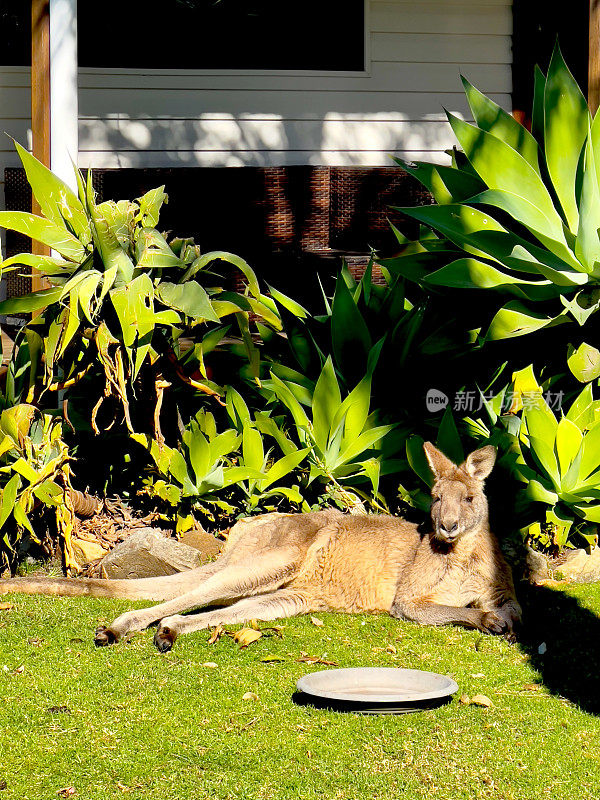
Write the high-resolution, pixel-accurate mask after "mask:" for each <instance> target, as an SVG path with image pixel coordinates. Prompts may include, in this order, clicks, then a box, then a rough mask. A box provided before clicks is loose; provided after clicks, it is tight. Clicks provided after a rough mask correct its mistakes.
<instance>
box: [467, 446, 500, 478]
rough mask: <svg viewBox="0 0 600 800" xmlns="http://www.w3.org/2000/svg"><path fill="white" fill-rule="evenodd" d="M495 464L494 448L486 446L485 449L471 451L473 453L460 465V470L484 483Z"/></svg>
mask: <svg viewBox="0 0 600 800" xmlns="http://www.w3.org/2000/svg"><path fill="white" fill-rule="evenodd" d="M495 463H496V448H495V447H493V446H492V445H491V444H488V445H486V446H485V447H481V448H479V450H473V452H472V453H471V454H470V455H468V456H467V458H466V460H465V462H464V464H462V468H463V469H464V471H465V472H466V473H467V475H470V476H471V478H475V479H476V480H478V481H484V480H485V479H486V478H487V476H488V475H489V474H490V472H491V471H492V469H493V468H494V464H495Z"/></svg>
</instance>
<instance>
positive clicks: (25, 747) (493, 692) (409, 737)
mask: <svg viewBox="0 0 600 800" xmlns="http://www.w3.org/2000/svg"><path fill="white" fill-rule="evenodd" d="M2 600H3V601H4V600H9V601H11V602H13V603H14V607H13V608H12V609H10V610H8V611H1V612H0V688H1V697H2V704H1V708H0V786H2V785H3V781H5V782H6V788H4V789H3V790H1V791H0V800H45V799H46V798H48V799H49V798H57V797H59V796H60V795H59V794H57V793H58V792H59V791H60V790H61V789H63V788H65V787H73V788H74V789H75V791H76V792H77V794H76V795H75V796H76V797H77V798H84V799H85V800H96V798H98V800H100V798H102V800H104V799H105V798H136V799H137V798H160V799H161V800H169V799H170V798H173V800H175V798H177V800H187V798H190V800H201V798H240V799H241V798H244V799H246V798H251V799H253V798H265V800H267V799H268V800H279V799H280V798H281V799H283V798H301V799H302V800H312V799H313V798H320V800H329V799H330V798H340V799H341V798H348V800H355V798H384V799H387V798H390V800H391V799H392V798H394V800H396V798H400V797H402V798H409V799H410V800H412V798H415V799H416V798H441V799H442V800H459V799H460V798H496V799H498V798H506V799H507V800H508V799H510V800H512V799H513V798H514V799H515V800H517V798H522V799H523V800H533V798H535V799H536V800H537V799H538V798H544V797H549V798H550V797H551V798H565V799H566V798H569V800H571V798H577V799H578V800H584V798H597V796H598V785H599V784H600V716H597V714H598V713H599V712H600V691H599V688H598V687H599V685H600V684H599V682H598V679H597V676H598V671H599V670H600V618H599V617H598V616H597V613H598V612H600V586H587V587H576V588H571V589H569V590H568V593H565V592H563V591H552V590H550V589H547V588H544V589H538V590H532V592H531V596H530V597H529V599H528V601H527V605H528V612H529V613H528V616H529V625H528V627H527V629H526V631H525V635H524V640H523V642H522V643H521V644H519V645H512V646H511V645H509V644H507V643H506V642H505V641H504V640H502V639H497V638H492V637H483V636H481V635H480V634H478V633H476V632H471V631H463V630H459V629H456V628H443V629H435V628H420V627H418V626H416V625H413V624H409V623H400V622H398V621H395V620H392V619H390V618H388V617H385V616H381V617H375V616H345V615H334V614H323V615H319V617H320V618H322V619H323V621H324V623H325V624H324V625H323V627H317V626H315V625H313V624H311V622H310V619H309V618H297V619H292V620H287V621H285V622H284V623H282V625H283V630H282V632H283V638H281V639H280V638H277V637H275V636H271V637H266V636H265V637H264V638H262V639H261V640H259V641H258V642H256V643H255V644H253V645H251V646H250V647H248V648H247V649H245V650H239V649H238V647H237V645H236V644H235V643H234V642H233V640H232V639H230V638H228V637H223V638H222V639H221V640H220V641H219V642H218V643H217V644H215V645H208V644H207V640H208V633H206V632H200V633H196V634H192V635H190V636H188V637H183V638H182V639H180V640H179V641H178V642H177V644H176V646H175V649H174V650H173V651H172V652H171V653H170V654H167V655H159V654H158V653H157V652H155V650H154V649H153V646H152V631H146V632H145V633H143V634H141V635H138V636H135V637H134V638H133V639H132V640H131V642H129V643H128V644H120V645H118V646H116V647H114V648H105V649H99V650H97V649H95V648H94V646H93V644H92V631H93V629H94V627H95V626H96V625H97V624H98V623H99V622H108V621H110V620H111V619H112V618H113V617H114V616H116V614H118V613H120V612H121V611H123V610H125V609H126V608H128V607H130V605H131V604H129V603H126V602H122V601H100V600H91V599H77V600H75V599H66V598H65V599H62V598H61V599H51V598H43V597H23V596H14V597H12V598H6V597H3V598H2ZM140 605H142V604H140ZM542 641H545V642H546V645H547V651H546V653H545V654H543V655H540V654H539V653H538V647H539V645H540V644H541V642H542ZM390 645H391V647H389V646H390ZM394 648H395V650H396V652H395V653H394V652H393V650H394ZM542 649H543V648H542ZM302 651H304V652H306V653H309V654H310V655H318V656H324V657H325V658H326V659H328V660H332V661H336V662H337V663H338V664H339V665H340V666H344V667H346V666H348V667H350V666H358V665H370V666H398V667H410V668H420V669H429V670H434V671H436V672H441V673H445V674H449V675H452V676H453V677H454V678H455V679H456V681H457V682H458V684H459V687H460V690H459V694H460V693H464V694H467V695H470V696H473V695H474V694H478V693H479V694H485V695H487V696H488V697H489V698H490V699H491V701H492V703H493V705H492V707H491V708H487V709H486V708H480V707H476V706H467V705H463V704H461V703H460V702H459V701H458V697H456V698H455V699H454V700H453V701H452V703H450V704H449V705H446V706H444V707H442V708H438V709H436V710H430V711H426V712H423V713H419V714H409V715H405V716H379V717H377V716H359V715H353V714H340V713H336V712H331V711H322V710H316V709H313V708H310V707H307V706H300V705H296V704H294V702H293V701H292V694H293V691H294V685H295V682H296V680H297V679H298V678H299V677H300V676H301V675H304V674H306V673H307V672H311V671H313V670H317V669H324V668H325V667H323V666H318V665H310V664H306V663H299V662H298V661H297V658H298V657H299V656H300V653H301V652H302ZM272 655H276V656H279V657H280V658H282V659H283V661H276V662H272V663H267V662H265V661H263V660H262V659H264V658H266V657H267V656H272ZM206 662H215V663H216V664H217V666H216V667H212V668H211V667H207V666H204V664H205V663H206ZM21 668H23V669H22V670H21ZM245 692H254V693H255V694H256V695H257V696H258V699H257V700H243V699H242V695H243V694H244V693H245Z"/></svg>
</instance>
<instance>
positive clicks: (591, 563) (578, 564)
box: [555, 547, 600, 583]
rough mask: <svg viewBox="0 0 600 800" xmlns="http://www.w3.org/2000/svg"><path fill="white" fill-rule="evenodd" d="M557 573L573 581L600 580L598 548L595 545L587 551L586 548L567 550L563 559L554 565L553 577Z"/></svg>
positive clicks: (599, 550)
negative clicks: (560, 562)
mask: <svg viewBox="0 0 600 800" xmlns="http://www.w3.org/2000/svg"><path fill="white" fill-rule="evenodd" d="M557 573H560V575H561V576H562V577H563V578H565V580H568V581H574V582H575V583H593V582H594V581H600V548H599V547H595V548H594V549H593V550H592V551H591V552H589V553H588V551H587V550H571V551H569V552H568V553H567V554H566V559H565V561H563V563H562V564H560V566H557V567H556V569H555V577H557Z"/></svg>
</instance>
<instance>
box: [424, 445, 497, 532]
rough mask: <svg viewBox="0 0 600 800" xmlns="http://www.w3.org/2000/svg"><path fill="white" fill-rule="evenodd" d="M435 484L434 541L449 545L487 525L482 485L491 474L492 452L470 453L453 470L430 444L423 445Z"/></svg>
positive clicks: (492, 449)
mask: <svg viewBox="0 0 600 800" xmlns="http://www.w3.org/2000/svg"><path fill="white" fill-rule="evenodd" d="M423 448H424V450H425V455H426V456H427V460H428V461H429V466H430V467H431V470H432V472H433V475H434V478H435V483H434V484H433V487H432V489H431V499H432V502H431V519H432V522H433V535H434V537H435V538H436V539H437V540H438V541H440V542H444V543H446V544H453V543H454V542H456V541H457V540H458V539H459V538H460V537H461V536H463V535H464V534H465V533H468V532H469V531H472V530H474V529H476V528H477V527H479V526H480V525H481V524H482V523H485V524H487V520H488V505H487V500H486V497H485V493H484V491H483V482H484V480H485V479H486V478H487V476H488V475H489V474H490V472H491V471H492V468H493V466H494V462H495V460H496V448H495V447H492V446H491V445H488V446H487V447H482V448H481V449H479V450H474V451H473V452H472V453H471V454H470V455H469V456H467V458H466V459H465V460H464V461H463V463H462V464H461V465H460V466H457V465H456V464H454V463H453V462H452V461H450V459H449V458H446V456H445V455H444V454H443V453H441V452H440V451H439V450H438V449H437V448H436V447H434V446H433V445H432V444H431V442H425V444H424V445H423Z"/></svg>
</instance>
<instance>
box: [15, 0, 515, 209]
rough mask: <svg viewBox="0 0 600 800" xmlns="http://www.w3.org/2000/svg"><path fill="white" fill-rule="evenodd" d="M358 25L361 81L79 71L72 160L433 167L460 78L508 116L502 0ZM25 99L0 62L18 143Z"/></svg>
mask: <svg viewBox="0 0 600 800" xmlns="http://www.w3.org/2000/svg"><path fill="white" fill-rule="evenodd" d="M367 29H368V34H367V51H368V52H367V70H366V72H365V73H346V74H344V73H336V74H331V73H330V74H326V73H310V72H306V73H287V74H286V73H281V74H278V73H274V72H264V71H263V72H247V73H244V74H235V73H232V72H223V71H221V72H208V71H197V72H189V71H188V72H184V71H177V70H166V71H157V70H108V69H103V70H99V69H81V70H80V73H79V86H80V97H79V120H80V121H79V134H80V143H79V147H80V152H79V163H80V165H81V166H82V167H87V166H92V167H172V166H246V165H247V166H284V165H291V164H323V165H339V166H350V165H362V166H386V165H389V164H390V163H391V162H390V159H389V154H390V153H393V154H396V155H400V156H402V157H406V158H411V159H412V158H420V159H427V160H440V159H443V158H444V155H443V150H444V149H445V148H448V147H450V146H451V145H452V143H453V138H452V135H451V132H450V129H449V126H448V125H447V124H446V122H445V121H444V120H445V117H444V114H443V110H442V107H445V108H448V109H449V110H451V111H454V112H457V113H462V114H464V115H467V108H466V105H465V101H464V96H463V93H462V87H461V83H460V79H459V73H460V72H462V73H463V74H465V75H466V76H467V77H468V78H469V80H471V81H472V82H473V83H475V84H476V85H477V86H478V87H479V88H480V89H481V90H483V91H484V92H486V93H487V94H489V95H490V96H491V97H492V98H493V99H494V100H496V101H497V102H498V103H500V104H501V105H502V106H504V107H505V108H510V91H511V69H510V62H511V31H512V14H511V0H460V2H455V1H454V0H432V1H429V0H418V2H415V0H392V1H390V0H388V1H385V0H369V2H368V13H367ZM324 46H329V47H343V46H344V43H343V42H328V43H326V44H324ZM29 103H30V92H29V71H28V69H27V68H17V67H0V128H1V129H2V130H5V131H7V132H8V133H10V134H11V135H12V136H15V137H16V138H17V139H18V140H19V141H21V142H26V140H27V130H28V127H29V125H30V122H29ZM14 164H16V159H15V156H14V154H13V152H12V144H11V142H10V140H9V139H8V138H7V137H0V181H2V180H3V170H4V167H5V166H9V165H14ZM1 188H3V187H0V189H1ZM2 197H3V192H2Z"/></svg>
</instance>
